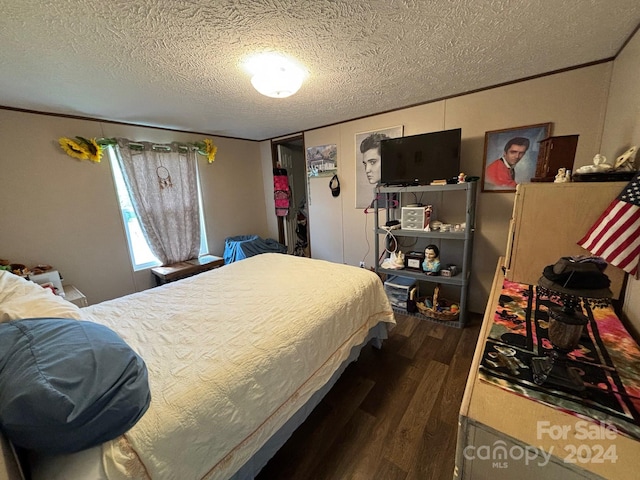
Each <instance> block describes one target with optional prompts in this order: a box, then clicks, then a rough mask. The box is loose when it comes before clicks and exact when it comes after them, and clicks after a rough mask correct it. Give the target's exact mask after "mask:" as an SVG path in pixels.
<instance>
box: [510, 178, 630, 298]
mask: <svg viewBox="0 0 640 480" xmlns="http://www.w3.org/2000/svg"><path fill="white" fill-rule="evenodd" d="M627 183H628V182H575V183H523V184H520V185H518V187H517V189H516V196H515V201H514V205H513V215H512V218H511V224H510V228H509V237H508V240H507V253H506V257H505V262H504V266H505V268H506V272H507V279H509V280H512V281H514V282H521V283H528V284H536V283H537V281H538V278H540V275H541V274H542V270H544V267H545V266H547V265H553V264H554V263H556V262H557V261H558V259H559V258H560V257H563V256H570V255H590V253H589V252H588V251H587V250H585V249H584V248H582V247H580V246H579V245H577V242H578V241H579V240H581V239H582V237H583V236H584V235H585V234H586V233H587V231H588V230H589V228H591V226H592V225H593V224H594V223H595V222H596V221H597V220H598V218H599V217H600V215H601V214H602V212H604V211H605V209H606V208H607V207H608V206H609V204H610V203H611V202H612V201H613V200H614V199H615V198H616V197H617V196H618V194H620V192H621V191H622V189H623V188H624V187H625V186H626V185H627ZM605 273H606V274H607V276H608V277H609V279H610V280H611V290H612V291H613V294H614V298H620V293H621V291H622V286H623V283H624V279H625V275H626V274H625V272H624V271H623V270H621V269H619V268H617V267H613V266H611V265H610V266H608V267H607V270H606V271H605Z"/></svg>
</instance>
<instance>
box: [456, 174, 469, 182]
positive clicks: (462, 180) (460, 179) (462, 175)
mask: <svg viewBox="0 0 640 480" xmlns="http://www.w3.org/2000/svg"><path fill="white" fill-rule="evenodd" d="M466 181H467V176H466V175H465V174H464V173H463V172H460V175H458V183H465V182H466Z"/></svg>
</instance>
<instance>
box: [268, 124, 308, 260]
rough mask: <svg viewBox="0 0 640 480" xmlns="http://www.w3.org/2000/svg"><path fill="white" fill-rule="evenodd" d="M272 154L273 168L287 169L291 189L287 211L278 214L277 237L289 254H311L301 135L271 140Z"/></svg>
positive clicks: (302, 255)
mask: <svg viewBox="0 0 640 480" xmlns="http://www.w3.org/2000/svg"><path fill="white" fill-rule="evenodd" d="M271 158H272V163H273V168H274V171H275V169H276V168H280V169H285V170H286V171H287V177H288V179H289V189H290V191H291V197H290V199H289V211H288V213H287V215H286V216H278V217H277V219H278V241H279V242H280V243H282V244H283V245H286V247H287V253H289V254H291V255H296V256H299V257H311V246H310V245H309V208H308V204H307V198H308V197H307V185H308V183H307V164H306V160H305V150H304V137H303V136H302V135H299V136H295V137H290V138H286V139H282V140H274V141H272V142H271ZM274 214H275V212H274Z"/></svg>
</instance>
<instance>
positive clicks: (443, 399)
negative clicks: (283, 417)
mask: <svg viewBox="0 0 640 480" xmlns="http://www.w3.org/2000/svg"><path fill="white" fill-rule="evenodd" d="M396 320H397V322H398V325H397V326H396V328H395V329H393V330H392V331H391V333H390V337H389V339H388V340H387V341H386V342H385V344H384V347H383V349H382V350H381V351H378V350H375V349H373V348H372V347H370V346H367V347H365V349H363V351H362V352H361V354H360V358H359V359H358V361H357V362H355V363H353V364H351V365H350V366H349V367H348V368H347V369H346V370H345V372H344V374H343V375H342V376H341V377H340V379H339V380H338V382H337V383H336V385H335V386H334V387H333V389H332V390H331V391H330V392H329V393H328V394H327V396H326V397H325V398H324V400H322V402H321V403H320V404H319V405H318V407H317V408H316V409H315V410H314V411H313V412H312V413H311V415H310V416H309V418H308V419H307V421H306V422H305V423H304V424H302V425H301V426H300V427H299V428H298V430H296V432H295V433H294V434H293V436H292V437H291V438H290V439H289V441H288V442H287V443H286V444H285V445H284V446H283V447H282V448H281V449H280V451H279V452H278V453H277V454H276V456H275V457H274V458H272V459H271V461H270V462H269V463H268V464H267V465H266V466H265V468H264V469H263V470H262V472H261V473H260V475H259V476H258V477H257V478H258V480H278V479H287V480H291V479H305V480H307V479H309V480H311V479H331V480H343V479H363V480H365V479H366V480H369V479H381V480H410V479H411V480H414V479H415V480H429V479H447V480H451V478H452V477H453V467H454V458H455V446H456V435H457V428H458V427H457V424H458V411H459V409H460V402H461V401H462V394H463V391H464V387H465V382H466V379H467V374H468V371H469V366H470V364H471V359H472V357H473V351H474V349H475V345H476V340H477V338H478V334H479V331H480V324H481V320H482V317H481V316H480V315H472V316H471V320H470V322H469V325H468V326H467V327H466V328H464V329H458V328H452V327H447V326H444V325H439V324H434V323H431V322H426V321H421V320H418V319H416V318H413V317H407V316H403V315H396Z"/></svg>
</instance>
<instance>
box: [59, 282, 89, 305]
mask: <svg viewBox="0 0 640 480" xmlns="http://www.w3.org/2000/svg"><path fill="white" fill-rule="evenodd" d="M62 289H63V290H64V299H65V300H66V301H67V302H71V303H73V304H74V305H77V306H78V307H86V306H88V305H89V302H87V297H85V296H84V293H82V292H81V291H80V290H78V289H77V288H76V287H75V286H73V285H63V286H62Z"/></svg>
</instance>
